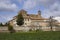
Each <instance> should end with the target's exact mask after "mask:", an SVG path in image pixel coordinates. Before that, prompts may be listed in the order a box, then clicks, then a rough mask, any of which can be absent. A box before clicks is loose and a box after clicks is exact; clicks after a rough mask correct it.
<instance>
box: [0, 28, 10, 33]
mask: <svg viewBox="0 0 60 40" xmlns="http://www.w3.org/2000/svg"><path fill="white" fill-rule="evenodd" d="M0 32H9V31H8V27H0Z"/></svg>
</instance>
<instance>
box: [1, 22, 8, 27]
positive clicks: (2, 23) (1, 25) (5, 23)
mask: <svg viewBox="0 0 60 40" xmlns="http://www.w3.org/2000/svg"><path fill="white" fill-rule="evenodd" d="M7 25H8V23H5V24H3V23H0V27H1V26H7Z"/></svg>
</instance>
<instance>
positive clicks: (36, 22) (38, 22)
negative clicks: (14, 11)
mask: <svg viewBox="0 0 60 40" xmlns="http://www.w3.org/2000/svg"><path fill="white" fill-rule="evenodd" d="M19 13H21V14H22V15H23V18H24V24H23V26H43V27H44V26H48V19H47V18H43V17H42V16H41V11H40V10H39V11H38V12H37V14H28V13H27V11H25V10H20V12H19ZM16 20H17V16H15V17H13V20H11V21H10V24H11V25H13V26H18V25H17V24H16V23H17V22H16Z"/></svg>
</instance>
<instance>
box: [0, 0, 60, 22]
mask: <svg viewBox="0 0 60 40" xmlns="http://www.w3.org/2000/svg"><path fill="white" fill-rule="evenodd" d="M21 9H24V10H26V11H27V12H28V13H29V14H31V13H33V14H37V11H38V10H41V14H42V16H43V17H49V16H60V0H0V22H7V21H9V20H11V19H12V18H13V17H14V16H15V15H17V14H18V11H19V10H21Z"/></svg>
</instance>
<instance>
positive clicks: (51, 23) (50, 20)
mask: <svg viewBox="0 0 60 40" xmlns="http://www.w3.org/2000/svg"><path fill="white" fill-rule="evenodd" d="M56 22H57V21H56V20H54V19H53V16H50V18H49V26H50V29H51V31H52V29H53V28H52V27H53V26H55V25H56Z"/></svg>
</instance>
